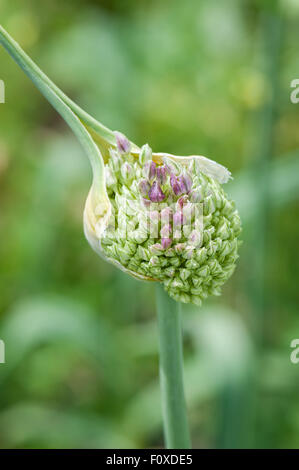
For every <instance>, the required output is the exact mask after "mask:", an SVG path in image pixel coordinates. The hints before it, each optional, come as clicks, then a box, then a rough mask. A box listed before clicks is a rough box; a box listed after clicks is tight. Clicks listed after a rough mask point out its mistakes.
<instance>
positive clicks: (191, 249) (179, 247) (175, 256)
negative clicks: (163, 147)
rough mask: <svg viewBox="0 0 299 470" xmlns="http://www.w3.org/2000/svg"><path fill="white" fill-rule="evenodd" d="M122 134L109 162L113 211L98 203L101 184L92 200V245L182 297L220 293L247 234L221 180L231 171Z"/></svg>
mask: <svg viewBox="0 0 299 470" xmlns="http://www.w3.org/2000/svg"><path fill="white" fill-rule="evenodd" d="M115 136H116V144H117V145H116V147H115V148H112V147H111V148H110V150H109V156H108V158H107V161H106V164H105V191H106V195H105V197H107V196H108V199H109V203H110V205H109V210H107V207H106V206H105V205H104V206H103V205H102V204H101V202H99V204H98V205H97V206H95V205H94V204H93V203H92V201H93V198H94V195H93V191H95V190H96V188H94V187H93V188H92V190H91V192H90V194H89V197H88V199H87V202H86V207H85V213H84V227H85V234H86V237H87V239H88V240H89V242H90V244H91V246H92V247H93V248H94V249H95V250H96V251H97V252H98V253H99V254H100V255H102V256H103V257H104V258H105V259H106V260H107V261H110V262H111V263H113V264H115V265H116V266H118V267H119V268H121V269H122V270H123V271H125V272H127V273H129V274H131V275H132V276H135V277H136V278H138V279H143V280H149V281H158V282H161V283H163V285H164V288H165V290H166V291H167V292H168V294H169V295H170V296H171V297H172V298H174V299H175V300H177V301H181V302H184V303H188V302H192V303H195V304H197V305H199V304H201V302H202V300H203V299H205V298H206V297H207V296H208V295H210V294H214V295H219V294H220V289H221V286H222V284H223V283H224V282H225V281H226V280H227V279H228V278H229V277H230V276H231V274H232V273H233V271H234V269H235V262H236V260H237V258H238V254H237V251H238V246H239V241H238V236H239V234H240V232H241V224H240V217H239V214H238V212H237V210H236V208H235V204H234V202H233V201H231V200H229V198H228V197H227V195H226V194H225V192H224V191H223V189H222V186H221V183H224V182H226V181H227V180H228V179H229V177H230V173H229V172H228V170H226V169H225V168H224V167H222V166H221V165H219V164H217V163H216V162H213V161H211V160H208V159H206V158H205V157H200V156H191V157H175V156H173V155H169V154H162V153H159V154H158V153H156V154H155V153H152V151H151V149H150V147H149V146H148V145H147V144H146V145H144V146H143V147H142V148H141V150H139V151H137V150H136V149H135V148H132V146H131V144H130V142H129V141H128V140H127V139H126V137H125V136H123V135H122V134H120V133H115ZM100 200H101V198H99V201H100ZM103 207H105V211H104V212H103Z"/></svg>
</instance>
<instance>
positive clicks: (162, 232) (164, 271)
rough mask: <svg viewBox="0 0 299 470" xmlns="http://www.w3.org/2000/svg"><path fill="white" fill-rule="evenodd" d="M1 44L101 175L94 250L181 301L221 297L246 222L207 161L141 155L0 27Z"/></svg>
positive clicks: (89, 206) (92, 196)
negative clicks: (58, 82)
mask: <svg viewBox="0 0 299 470" xmlns="http://www.w3.org/2000/svg"><path fill="white" fill-rule="evenodd" d="M0 44H1V45H3V46H4V48H5V49H6V50H7V52H8V53H9V54H10V55H11V56H12V58H13V59H14V60H15V61H16V63H17V64H18V65H19V66H20V67H21V68H22V69H23V71H24V72H25V73H26V74H27V75H28V77H29V78H30V79H31V80H32V81H33V83H34V84H35V85H36V87H37V88H38V89H39V90H40V92H41V93H42V94H43V95H44V96H45V98H46V99H47V100H48V101H49V103H51V105H52V106H53V107H54V108H55V109H56V111H57V112H58V113H59V114H60V115H61V117H62V118H63V119H64V120H65V122H66V123H67V124H68V125H69V127H70V128H71V130H72V131H73V133H74V134H75V136H76V137H77V139H78V140H79V142H80V143H81V145H82V147H83V149H84V151H85V152H86V154H87V156H88V158H89V160H90V163H91V166H92V172H93V182H92V186H91V190H90V192H89V195H88V197H87V201H86V205H85V210H84V231H85V235H86V237H87V239H88V241H89V243H90V244H91V246H92V247H93V249H94V250H95V251H96V252H97V253H99V254H100V255H101V256H103V257H104V258H105V259H106V260H108V261H110V262H111V263H113V264H115V265H116V266H118V267H119V268H121V269H122V270H123V271H125V272H127V273H128V274H131V275H132V276H134V277H136V278H138V279H143V280H149V281H158V282H161V283H163V285H164V287H165V289H166V291H167V292H168V293H169V295H170V296H171V297H173V298H174V299H175V300H178V301H182V302H193V303H195V304H200V303H201V301H202V299H204V298H205V297H207V296H208V295H209V294H216V295H217V294H219V293H220V288H221V286H222V284H223V283H224V282H225V281H226V280H227V279H228V278H229V277H230V276H231V274H232V272H233V270H234V268H235V262H236V259H237V257H238V255H237V250H238V245H239V241H238V236H239V234H240V231H241V227H240V218H239V215H238V212H237V210H236V209H235V204H234V202H233V201H231V200H229V198H228V197H227V195H226V194H225V192H224V191H223V189H222V187H221V185H222V184H223V183H226V182H227V181H228V179H229V178H230V173H229V171H228V170H227V169H226V168H224V167H223V166H222V165H219V164H218V163H216V162H214V161H212V160H209V159H208V158H205V157H203V156H189V157H179V156H174V155H170V154H165V153H152V150H151V148H150V147H149V146H148V145H147V144H146V145H144V146H143V147H142V148H141V149H139V147H137V146H136V145H135V144H134V143H132V142H130V141H129V140H128V139H127V138H126V137H125V136H124V135H123V134H121V133H119V132H113V131H111V130H110V129H109V128H108V127H106V126H105V125H103V124H102V123H101V122H99V121H97V120H96V119H95V118H94V117H92V116H90V115H89V114H88V113H87V112H86V111H84V110H83V109H81V108H80V107H79V106H78V105H77V104H76V103H74V102H73V101H72V100H71V99H70V98H69V97H68V96H67V95H66V94H65V93H63V91H62V90H60V89H59V88H58V87H57V85H55V83H53V82H52V81H51V80H50V79H49V78H48V77H47V76H46V75H45V73H43V72H42V71H41V70H40V69H39V68H38V66H37V65H36V64H35V63H34V62H33V61H32V60H31V58H30V57H29V56H28V55H27V54H26V53H25V52H24V51H23V50H22V48H21V47H20V46H19V45H18V44H17V43H16V42H15V41H14V39H13V38H12V37H11V36H10V35H9V34H8V32H7V31H5V29H4V28H3V27H2V26H1V25H0Z"/></svg>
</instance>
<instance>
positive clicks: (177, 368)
mask: <svg viewBox="0 0 299 470" xmlns="http://www.w3.org/2000/svg"><path fill="white" fill-rule="evenodd" d="M156 294H157V311H158V326H159V346H160V381H161V394H162V412H163V421H164V433H165V439H166V446H167V448H168V449H190V447H191V443H190V436H189V429H188V421H187V411H186V403H185V396H184V385H183V347H182V331H181V305H180V304H179V303H177V302H175V301H174V300H172V299H171V298H170V297H169V296H168V294H166V292H165V291H164V289H163V287H162V286H161V285H160V284H157V287H156Z"/></svg>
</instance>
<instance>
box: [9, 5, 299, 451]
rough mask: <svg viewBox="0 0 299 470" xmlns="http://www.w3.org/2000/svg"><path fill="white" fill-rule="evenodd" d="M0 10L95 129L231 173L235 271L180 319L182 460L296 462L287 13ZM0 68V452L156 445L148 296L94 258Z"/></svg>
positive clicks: (293, 53)
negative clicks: (187, 433)
mask: <svg viewBox="0 0 299 470" xmlns="http://www.w3.org/2000/svg"><path fill="white" fill-rule="evenodd" d="M0 12H1V22H2V24H3V26H5V27H6V29H7V30H8V31H9V32H10V34H11V35H12V36H13V37H15V38H16V39H17V40H18V41H19V42H20V44H21V45H22V47H23V48H24V49H25V50H26V51H28V53H29V54H30V55H31V56H32V57H33V58H34V60H35V61H36V62H37V63H38V64H39V65H40V66H41V68H42V69H44V70H45V72H46V73H47V74H48V75H49V76H50V77H51V78H52V79H53V80H54V81H55V82H56V83H57V84H58V85H59V86H60V87H61V88H62V89H63V90H64V91H65V92H66V93H67V94H69V95H70V96H71V97H72V98H74V99H75V101H77V102H78V103H79V104H80V105H81V106H82V107H83V108H85V109H87V110H88V111H89V112H90V113H91V114H92V115H94V116H95V117H97V118H98V119H99V120H100V121H102V122H103V123H105V124H107V125H108V126H109V127H111V128H113V129H119V130H121V131H123V132H124V133H126V134H128V135H129V136H130V137H131V138H132V140H133V141H136V142H137V143H139V144H143V143H145V142H149V144H150V145H151V146H152V147H153V148H154V149H155V150H157V151H162V150H163V151H169V152H171V153H175V154H182V155H185V154H188V153H193V154H194V153H198V154H203V155H206V156H208V157H210V158H213V159H215V160H217V161H219V162H220V163H222V164H224V165H225V166H227V167H229V168H230V169H231V170H232V172H233V175H234V180H233V181H232V182H231V183H230V184H229V185H228V186H227V190H228V192H229V193H230V194H231V195H232V196H233V197H235V199H236V202H237V204H238V206H239V209H240V212H241V216H242V219H243V224H244V232H243V239H244V244H243V247H242V249H241V252H240V254H241V258H240V262H239V266H238V268H237V270H236V272H235V274H234V276H233V278H232V279H231V280H230V282H229V283H228V285H227V286H226V288H225V289H224V295H223V296H222V297H221V298H218V299H216V300H213V301H208V302H207V303H206V304H205V305H204V306H203V307H202V308H201V309H196V308H194V307H189V308H188V307H184V319H183V320H184V331H185V363H186V365H185V375H186V377H185V378H186V393H187V400H188V406H189V415H190V421H191V426H192V436H193V445H194V447H274V448H276V447H298V446H299V402H298V400H297V396H298V387H299V375H298V371H299V364H298V365H294V364H292V363H291V362H290V353H291V349H290V342H291V340H292V339H293V338H296V337H299V317H298V304H299V293H298V279H299V266H298V254H297V251H298V250H297V244H298V237H299V222H298V208H299V204H298V200H299V178H298V173H299V159H298V156H299V133H298V128H299V103H298V104H297V105H295V104H292V103H291V101H290V92H291V88H290V83H291V81H292V80H293V79H295V78H299V76H298V70H299V54H298V20H299V8H298V5H297V2H295V1H293V0H281V1H280V2H279V3H276V2H273V1H272V2H267V1H263V2H261V1H259V2H252V1H244V2H237V1H233V0H229V1H226V2H219V1H216V0H209V1H208V0H205V1H201V2H198V1H197V0H189V1H188V2H182V1H180V0H165V1H163V2H161V1H156V0H152V1H145V0H142V1H139V2H136V1H131V0H126V1H124V0H113V1H108V0H102V1H100V0H99V1H96V0H87V1H86V0H85V1H83V0H81V1H80V0H76V1H70V0H63V1H61V0H60V1H58V0H51V1H50V0H49V1H44V2H39V1H37V0H31V2H23V1H21V0H16V1H14V2H10V1H8V0H0ZM269 44H270V46H269ZM0 64H1V68H0V79H2V80H4V82H5V85H6V103H5V104H0V234H1V244H0V293H1V295H0V338H1V339H3V340H4V341H5V344H6V364H0V447H2V448H6V447H43V448H44V447H46V448H51V447H54V448H55V447H58V448H60V447H87V448H89V447H111V448H113V447H115V448H117V447H150V446H161V445H162V443H163V439H162V428H161V411H160V397H159V388H158V353H157V331H156V319H155V306H154V302H153V298H154V296H153V290H152V289H153V287H152V285H151V284H146V283H141V282H138V281H135V280H133V279H130V278H128V277H127V276H126V275H123V274H122V273H121V272H119V271H117V270H116V269H114V268H113V267H112V266H109V265H107V264H104V263H103V262H102V261H101V259H99V258H98V257H97V256H96V255H95V254H94V253H93V252H92V251H91V250H90V248H89V246H88V244H87V242H86V241H85V239H84V236H83V232H82V212H83V207H84V201H85V198H86V196H87V191H88V188H89V185H90V179H91V172H90V168H89V164H88V161H87V159H86V158H85V155H84V154H83V152H82V151H81V148H80V147H79V145H78V143H77V142H76V140H75V138H74V137H73V136H72V135H71V133H70V132H69V130H68V129H67V128H66V126H65V124H64V123H63V122H62V121H61V119H60V118H59V117H58V116H57V114H56V113H55V111H54V110H53V109H52V108H51V107H50V106H49V104H48V103H47V102H46V101H45V100H44V99H43V97H41V96H40V94H39V93H38V92H37V90H36V89H35V88H34V86H33V85H32V83H31V82H30V81H29V80H28V79H27V78H26V77H25V76H24V74H23V73H22V72H21V71H20V70H19V69H18V68H17V66H16V65H15V63H13V61H12V60H11V59H10V58H9V57H8V55H7V54H6V53H5V52H4V50H2V49H1V50H0ZM296 75H297V76H296Z"/></svg>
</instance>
